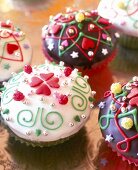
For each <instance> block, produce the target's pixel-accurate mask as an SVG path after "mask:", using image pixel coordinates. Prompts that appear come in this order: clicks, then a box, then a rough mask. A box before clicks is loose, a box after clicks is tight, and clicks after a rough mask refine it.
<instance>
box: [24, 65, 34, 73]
mask: <svg viewBox="0 0 138 170" xmlns="http://www.w3.org/2000/svg"><path fill="white" fill-rule="evenodd" d="M24 72H26V73H28V74H31V73H32V67H31V66H30V65H25V66H24Z"/></svg>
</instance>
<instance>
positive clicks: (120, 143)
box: [99, 76, 138, 159]
mask: <svg viewBox="0 0 138 170" xmlns="http://www.w3.org/2000/svg"><path fill="white" fill-rule="evenodd" d="M99 108H100V113H99V125H100V128H101V130H102V134H103V137H104V138H105V140H106V141H107V142H108V143H109V145H110V146H111V147H112V148H113V150H115V151H117V152H119V153H121V154H122V155H124V156H126V157H132V158H136V159H137V158H138V147H137V146H138V123H137V122H138V77H136V76H135V77H133V79H132V80H131V81H129V82H128V83H126V84H122V85H121V84H120V83H114V84H113V85H112V86H111V90H110V91H108V92H106V93H105V96H104V100H103V101H102V102H101V103H100V104H99Z"/></svg>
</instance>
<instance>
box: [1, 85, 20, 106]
mask: <svg viewBox="0 0 138 170" xmlns="http://www.w3.org/2000/svg"><path fill="white" fill-rule="evenodd" d="M16 89H17V86H16V85H15V86H12V87H10V88H9V89H7V90H5V91H4V92H3V94H2V99H1V100H2V104H4V105H5V104H8V103H10V102H11V101H12V100H13V93H14V91H15V90H16Z"/></svg>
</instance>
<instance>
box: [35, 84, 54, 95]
mask: <svg viewBox="0 0 138 170" xmlns="http://www.w3.org/2000/svg"><path fill="white" fill-rule="evenodd" d="M36 94H43V95H46V96H49V95H50V94H51V90H50V89H49V87H48V86H47V85H46V84H41V85H40V87H39V88H38V89H37V90H36Z"/></svg>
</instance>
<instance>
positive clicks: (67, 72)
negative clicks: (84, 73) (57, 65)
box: [64, 67, 72, 77]
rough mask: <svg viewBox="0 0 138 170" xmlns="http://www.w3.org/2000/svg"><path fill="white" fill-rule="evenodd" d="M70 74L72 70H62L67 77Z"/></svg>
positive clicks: (68, 68)
mask: <svg viewBox="0 0 138 170" xmlns="http://www.w3.org/2000/svg"><path fill="white" fill-rule="evenodd" d="M71 73H72V69H71V68H70V67H66V68H65V70H64V74H65V76H66V77H68V76H69V75H70V74H71Z"/></svg>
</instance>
